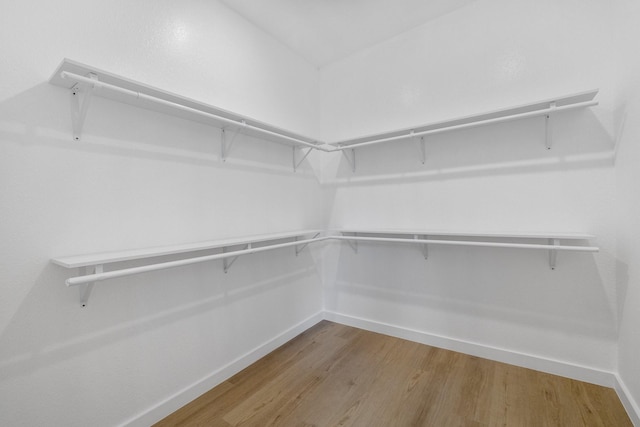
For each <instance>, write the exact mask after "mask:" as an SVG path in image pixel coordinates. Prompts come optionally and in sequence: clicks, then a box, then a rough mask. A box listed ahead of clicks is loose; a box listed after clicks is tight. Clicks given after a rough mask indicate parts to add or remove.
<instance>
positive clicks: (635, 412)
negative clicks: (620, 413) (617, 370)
mask: <svg viewBox="0 0 640 427" xmlns="http://www.w3.org/2000/svg"><path fill="white" fill-rule="evenodd" d="M615 377H616V384H615V387H614V388H615V390H616V393H618V397H619V398H620V401H621V402H622V405H623V406H624V409H626V410H627V414H629V418H631V422H632V423H633V425H634V426H636V427H640V407H639V406H638V404H637V403H636V401H634V400H633V398H632V397H631V392H629V389H628V388H627V386H626V385H625V383H624V381H622V378H620V376H619V375H618V374H615Z"/></svg>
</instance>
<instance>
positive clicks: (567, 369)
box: [324, 311, 628, 410]
mask: <svg viewBox="0 0 640 427" xmlns="http://www.w3.org/2000/svg"><path fill="white" fill-rule="evenodd" d="M324 318H325V319H326V320H330V321H332V322H336V323H340V324H343V325H347V326H352V327H355V328H360V329H365V330H368V331H371V332H377V333H381V334H385V335H390V336H393V337H396V338H402V339H406V340H410V341H415V342H418V343H421V344H426V345H431V346H434V347H439V348H443V349H447V350H453V351H457V352H460V353H465V354H469V355H472V356H477V357H482V358H485V359H490V360H495V361H497V362H503V363H508V364H511V365H516V366H520V367H523V368H528V369H534V370H536V371H541V372H546V373H549V374H553V375H560V376H563V377H567V378H571V379H575V380H579V381H584V382H588V383H592V384H597V385H601V386H605V387H612V388H615V387H616V385H617V384H618V382H619V381H618V380H617V378H616V374H615V373H613V372H609V371H603V370H599V369H596V368H592V367H588V366H581V365H577V364H573V363H569V362H565V361H561V360H554V359H549V358H543V357H540V356H537V355H532V354H527V353H521V352H517V351H514V350H509V349H505V348H497V347H491V346H487V345H484V344H480V343H476V342H470V341H465V340H460V339H457V338H451V337H447V336H441V335H435V334H430V333H428V332H424V331H419V330H415V329H409V328H404V327H402V326H398V325H392V324H388V323H383V322H378V321H376V320H372V319H364V318H360V317H355V316H350V315H346V314H342V313H337V312H333V311H325V312H324ZM625 408H626V406H625ZM627 410H628V409H627Z"/></svg>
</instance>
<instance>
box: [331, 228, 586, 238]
mask: <svg viewBox="0 0 640 427" xmlns="http://www.w3.org/2000/svg"><path fill="white" fill-rule="evenodd" d="M330 231H331V232H334V233H360V234H383V235H412V236H413V235H419V236H420V235H427V236H430V237H431V236H434V237H436V236H437V237H474V238H475V237H478V238H481V237H487V238H507V239H508V238H512V239H568V240H591V239H594V238H595V236H594V235H592V234H588V233H579V232H557V231H553V232H504V231H500V232H496V231H491V232H476V231H450V230H437V229H435V230H424V229H423V230H408V229H358V228H339V229H332V230H330Z"/></svg>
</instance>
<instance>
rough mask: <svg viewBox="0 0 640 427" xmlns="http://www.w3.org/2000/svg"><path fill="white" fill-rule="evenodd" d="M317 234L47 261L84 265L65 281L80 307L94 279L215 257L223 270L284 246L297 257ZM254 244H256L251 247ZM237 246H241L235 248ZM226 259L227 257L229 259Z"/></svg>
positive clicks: (306, 232) (289, 234)
mask: <svg viewBox="0 0 640 427" xmlns="http://www.w3.org/2000/svg"><path fill="white" fill-rule="evenodd" d="M320 233H321V231H320V230H301V231H295V232H284V233H277V234H266V235H258V236H251V237H242V238H235V239H225V240H215V241H209V242H200V243H194V244H185V245H175V246H163V247H156V248H149V249H140V250H130V251H119V252H104V253H97V254H91V255H78V256H68V257H60V258H54V259H52V260H51V262H53V263H54V264H57V265H60V266H62V267H65V268H81V267H84V269H85V274H84V275H82V276H78V277H72V278H70V279H67V280H66V284H67V286H80V302H81V304H82V306H83V307H84V306H86V304H87V301H88V299H89V296H90V294H91V291H92V289H93V285H94V284H95V282H99V281H102V280H107V279H114V278H117V277H124V276H131V275H135V274H140V273H146V272H150V271H155V270H164V269H167V268H174V267H180V266H185V265H191V264H196V263H200V262H206V261H214V260H219V259H220V260H222V261H223V268H224V272H225V273H226V272H227V271H228V270H229V268H230V267H231V265H232V264H233V263H234V262H235V261H236V259H237V258H238V257H239V256H240V255H248V254H252V253H258V252H265V251H269V250H273V249H280V248H286V247H295V255H296V256H297V255H298V254H299V253H300V252H301V251H302V250H303V249H304V248H305V247H306V246H307V245H308V244H309V243H312V242H317V241H321V240H324V239H325V238H324V237H319V235H320ZM311 235H313V237H309V236H311ZM282 240H288V241H286V242H284V243H283V242H280V241H282ZM256 244H257V245H258V246H254V245H256ZM238 246H241V247H243V248H241V249H237V247H238ZM232 248H236V249H232ZM212 249H221V250H222V252H221V253H216V254H212V255H211V254H210V255H194V256H193V257H191V258H186V259H181V260H177V261H165V262H158V263H153V264H147V265H144V266H140V267H130V268H123V269H119V270H112V271H108V272H105V271H104V269H103V267H104V265H106V264H112V263H116V262H122V261H133V260H144V259H148V258H155V257H161V256H167V255H178V254H187V253H194V252H200V251H206V250H212ZM229 258H231V259H230V260H229Z"/></svg>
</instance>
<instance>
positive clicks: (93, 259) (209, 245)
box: [51, 230, 322, 268]
mask: <svg viewBox="0 0 640 427" xmlns="http://www.w3.org/2000/svg"><path fill="white" fill-rule="evenodd" d="M321 232H322V230H300V231H288V232H283V233H274V234H263V235H256V236H246V237H240V238H233V239H221V240H212V241H205V242H197V243H188V244H182V245H172V246H160V247H154V248H146V249H135V250H128V251H111V252H101V253H95V254H89V255H75V256H64V257H57V258H53V259H51V262H53V263H54V264H56V265H59V266H61V267H65V268H79V267H88V266H95V265H104V264H112V263H116V262H123V261H133V260H138V259H147V258H155V257H160V256H167V255H179V254H184V253H189V252H198V251H205V250H210V249H220V248H224V247H230V246H238V245H246V244H248V243H264V242H268V241H273V240H280V239H291V238H295V237H303V236H307V235H310V234H316V233H321Z"/></svg>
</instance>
